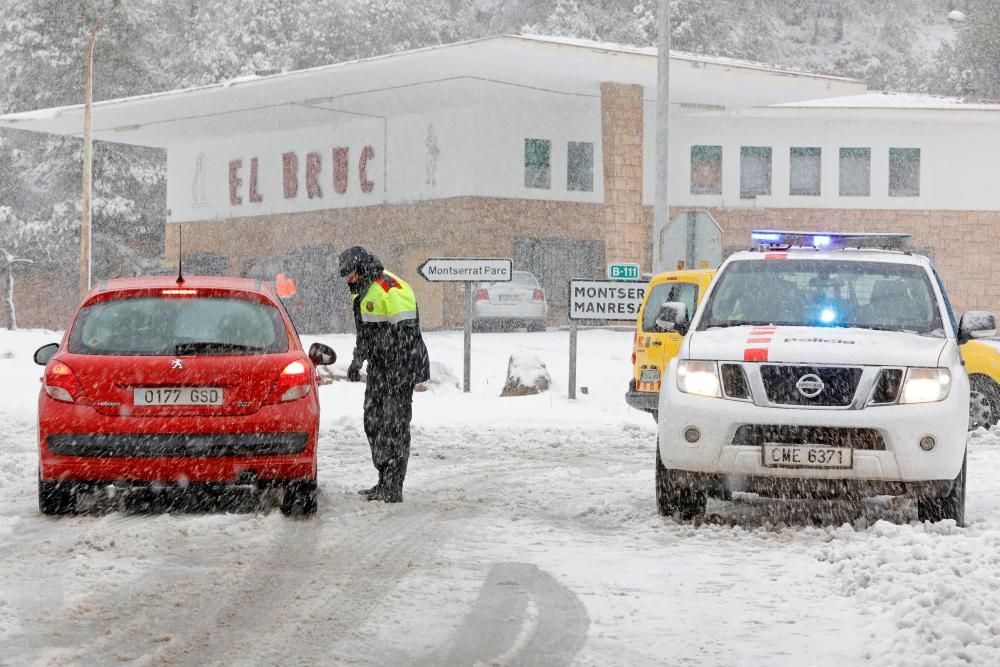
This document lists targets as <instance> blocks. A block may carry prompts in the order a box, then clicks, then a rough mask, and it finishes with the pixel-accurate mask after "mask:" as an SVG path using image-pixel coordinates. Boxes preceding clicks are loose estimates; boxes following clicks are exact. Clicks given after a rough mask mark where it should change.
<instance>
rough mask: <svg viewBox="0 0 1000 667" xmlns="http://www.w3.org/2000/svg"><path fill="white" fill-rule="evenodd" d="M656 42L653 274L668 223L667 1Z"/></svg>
mask: <svg viewBox="0 0 1000 667" xmlns="http://www.w3.org/2000/svg"><path fill="white" fill-rule="evenodd" d="M657 24H658V33H659V34H658V36H657V40H656V167H655V170H656V171H655V174H656V187H655V188H654V190H653V254H652V257H653V273H658V272H660V271H665V270H666V267H664V266H663V262H662V258H661V256H660V253H661V251H662V247H661V243H660V237H661V236H663V233H664V230H665V229H666V228H667V225H668V224H669V223H670V205H669V193H670V189H669V187H668V181H667V162H668V160H669V159H670V150H669V147H670V144H669V141H668V138H669V135H670V0H660V11H659V21H658V22H657Z"/></svg>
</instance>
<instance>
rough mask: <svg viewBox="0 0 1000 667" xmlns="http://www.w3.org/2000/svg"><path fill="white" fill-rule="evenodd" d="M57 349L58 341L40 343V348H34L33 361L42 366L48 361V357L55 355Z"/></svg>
mask: <svg viewBox="0 0 1000 667" xmlns="http://www.w3.org/2000/svg"><path fill="white" fill-rule="evenodd" d="M58 351H59V343H49V344H48V345H42V346H41V347H40V348H38V349H37V350H35V363H36V364H38V365H39V366H44V365H45V364H47V363H49V359H51V358H52V357H54V356H56V352H58Z"/></svg>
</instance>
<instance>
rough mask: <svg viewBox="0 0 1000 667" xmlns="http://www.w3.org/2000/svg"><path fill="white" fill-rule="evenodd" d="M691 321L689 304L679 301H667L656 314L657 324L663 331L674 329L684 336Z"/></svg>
mask: <svg viewBox="0 0 1000 667" xmlns="http://www.w3.org/2000/svg"><path fill="white" fill-rule="evenodd" d="M689 323H690V322H689V320H688V309H687V305H686V304H683V303H680V302H679V301H667V302H666V303H664V304H663V305H662V306H660V312H659V313H657V315H656V326H658V327H659V328H660V330H661V331H673V332H675V333H679V334H680V335H682V336H683V335H684V334H686V333H687V330H688V324H689Z"/></svg>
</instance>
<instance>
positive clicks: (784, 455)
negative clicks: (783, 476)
mask: <svg viewBox="0 0 1000 667" xmlns="http://www.w3.org/2000/svg"><path fill="white" fill-rule="evenodd" d="M853 455H854V450H852V449H851V448H850V447H823V446H810V445H775V444H768V443H765V444H764V465H765V466H767V467H769V468H852V467H854V456H853Z"/></svg>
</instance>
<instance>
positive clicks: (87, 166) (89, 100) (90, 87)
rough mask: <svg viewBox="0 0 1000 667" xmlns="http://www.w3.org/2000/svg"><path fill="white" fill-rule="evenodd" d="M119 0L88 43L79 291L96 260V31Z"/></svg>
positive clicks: (109, 2)
mask: <svg viewBox="0 0 1000 667" xmlns="http://www.w3.org/2000/svg"><path fill="white" fill-rule="evenodd" d="M118 2H119V0H105V2H104V5H105V7H106V10H105V12H104V14H102V15H101V17H100V18H99V19H98V20H97V23H96V24H94V27H93V28H91V30H90V41H89V42H88V43H87V76H86V79H85V81H84V84H83V96H84V97H83V202H82V204H83V206H82V208H83V216H82V218H81V221H80V292H81V293H83V294H86V293H87V292H89V291H90V276H91V267H92V266H93V262H92V261H91V259H90V245H91V243H90V241H91V231H90V195H91V190H92V178H91V167H92V165H93V155H92V142H91V137H90V116H91V106H92V105H93V103H94V44H95V43H96V42H97V33H98V32H99V31H100V30H101V28H102V27H104V23H105V22H106V21H107V20H108V17H109V16H111V12H113V11H114V10H115V8H116V7H118Z"/></svg>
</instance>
